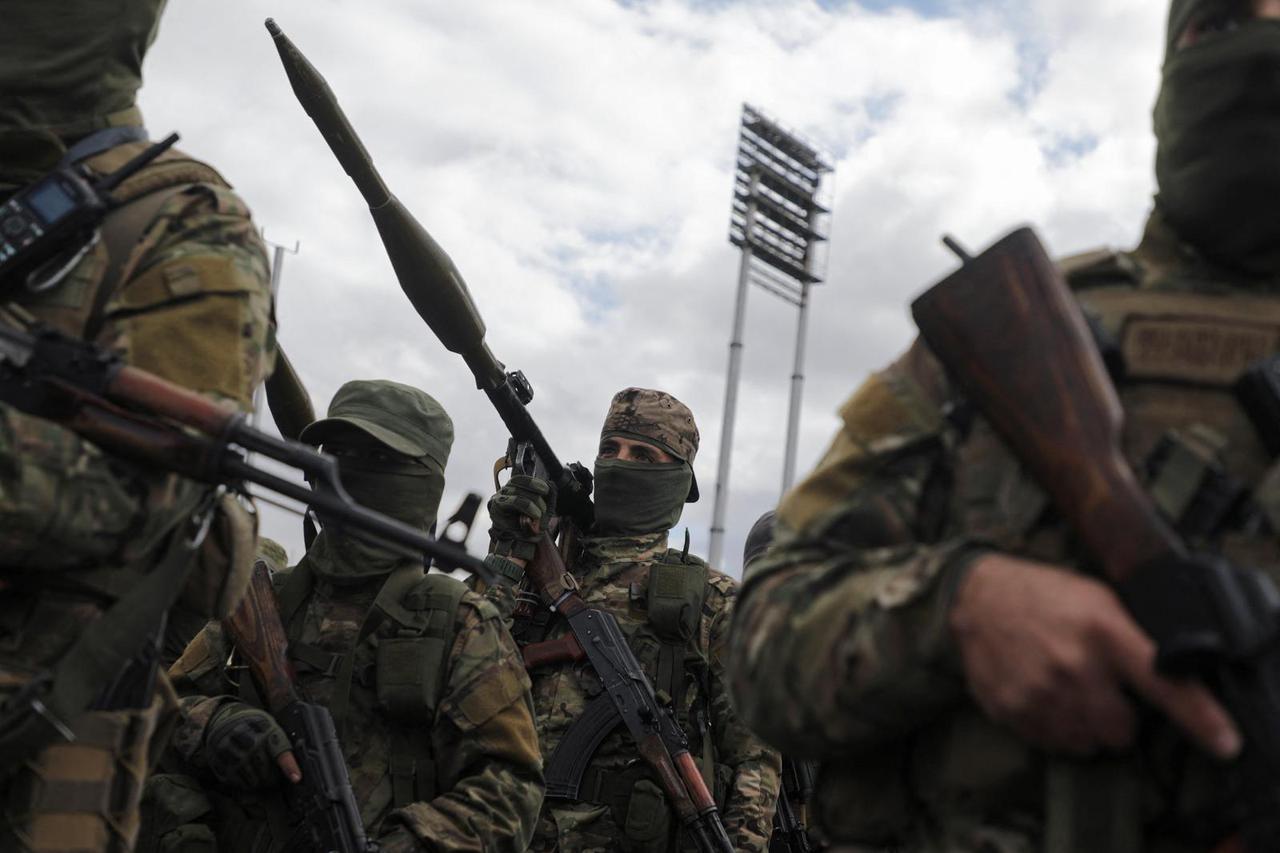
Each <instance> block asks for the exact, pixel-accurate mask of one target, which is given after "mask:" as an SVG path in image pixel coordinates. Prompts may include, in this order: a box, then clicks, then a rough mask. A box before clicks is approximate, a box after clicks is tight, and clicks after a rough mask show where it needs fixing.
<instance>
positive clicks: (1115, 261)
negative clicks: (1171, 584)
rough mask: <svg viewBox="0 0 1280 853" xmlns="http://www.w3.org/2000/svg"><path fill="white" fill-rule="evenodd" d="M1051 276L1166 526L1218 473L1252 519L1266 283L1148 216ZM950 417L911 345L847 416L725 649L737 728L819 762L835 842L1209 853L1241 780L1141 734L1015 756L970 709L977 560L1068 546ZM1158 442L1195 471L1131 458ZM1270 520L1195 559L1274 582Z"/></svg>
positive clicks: (790, 499)
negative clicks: (989, 553) (1140, 227)
mask: <svg viewBox="0 0 1280 853" xmlns="http://www.w3.org/2000/svg"><path fill="white" fill-rule="evenodd" d="M1063 270H1064V273H1065V274H1066V275H1067V278H1068V281H1069V283H1070V284H1071V285H1072V287H1073V289H1074V290H1075V292H1076V294H1077V298H1078V299H1079V301H1080V302H1081V304H1082V305H1083V306H1084V307H1085V308H1086V310H1087V311H1090V312H1092V313H1094V314H1095V315H1096V316H1097V317H1098V318H1099V319H1100V320H1101V322H1102V327H1103V329H1104V330H1105V333H1106V335H1107V336H1108V337H1109V338H1111V339H1113V340H1114V341H1115V342H1116V345H1117V346H1118V351H1119V353H1120V354H1121V355H1122V356H1123V359H1124V361H1125V366H1126V370H1125V379H1124V380H1123V381H1122V382H1121V383H1120V384H1119V386H1118V387H1119V391H1120V397H1121V400H1122V404H1123V406H1124V408H1125V417H1126V425H1125V430H1124V435H1123V440H1124V448H1125V452H1126V455H1127V457H1128V459H1129V461H1130V463H1131V464H1132V465H1133V466H1134V467H1135V469H1136V470H1138V471H1140V472H1143V473H1144V475H1145V482H1146V484H1147V487H1148V490H1149V491H1150V493H1151V494H1152V496H1153V498H1154V499H1155V500H1156V503H1157V504H1158V505H1159V506H1160V508H1161V509H1162V510H1163V511H1164V512H1165V513H1166V515H1167V516H1169V517H1170V518H1171V519H1175V520H1176V519H1178V518H1179V517H1180V514H1181V513H1183V512H1184V511H1186V510H1187V509H1188V500H1189V498H1188V491H1189V490H1188V489H1186V488H1183V487H1182V486H1184V485H1185V484H1186V483H1187V482H1192V483H1193V484H1194V483H1196V482H1200V479H1199V478H1200V477H1201V475H1205V474H1206V472H1207V471H1209V470H1210V469H1211V468H1212V467H1213V466H1220V467H1221V468H1223V469H1225V470H1226V471H1227V472H1228V473H1229V474H1230V475H1231V476H1232V477H1234V478H1236V479H1237V480H1238V481H1239V482H1240V483H1242V484H1243V485H1244V486H1246V487H1248V488H1251V489H1253V490H1254V493H1255V494H1254V498H1255V501H1256V502H1257V504H1258V505H1259V506H1265V505H1267V504H1268V503H1269V501H1270V500H1271V497H1270V496H1269V494H1268V491H1269V490H1270V489H1274V485H1273V484H1271V483H1270V480H1271V479H1272V478H1270V477H1268V471H1269V469H1270V468H1271V465H1272V461H1271V456H1270V454H1269V453H1267V452H1266V451H1265V450H1264V448H1263V446H1262V443H1261V441H1260V438H1259V435H1258V432H1257V430H1256V429H1255V428H1254V426H1252V425H1251V424H1250V422H1249V420H1248V419H1247V418H1246V416H1245V415H1244V413H1243V411H1242V410H1241V408H1240V407H1239V404H1238V403H1237V402H1236V399H1235V397H1234V395H1233V394H1232V392H1231V385H1232V383H1233V382H1234V381H1235V379H1236V378H1237V377H1238V375H1239V374H1240V372H1241V371H1242V370H1243V369H1244V368H1245V367H1246V366H1247V365H1248V364H1250V363H1251V362H1253V361H1254V360H1255V359H1258V358H1261V357H1263V356H1266V355H1268V354H1270V353H1271V352H1272V351H1273V350H1274V348H1275V345H1276V341H1277V340H1280V282H1273V281H1262V282H1259V281H1251V282H1248V283H1243V282H1240V281H1239V279H1238V278H1233V277H1232V276H1230V275H1229V274H1227V273H1224V272H1223V271H1221V270H1216V269H1213V268H1212V267H1211V266H1210V265H1209V264H1207V263H1206V262H1203V261H1200V260H1198V259H1197V258H1196V257H1195V256H1194V255H1193V254H1192V253H1191V252H1190V250H1189V248H1188V247H1185V246H1182V245H1179V244H1178V243H1177V242H1176V241H1175V240H1174V239H1173V237H1172V235H1171V234H1170V233H1169V231H1168V230H1167V229H1166V228H1165V226H1164V225H1163V224H1162V223H1161V222H1160V220H1159V219H1158V218H1153V220H1152V221H1151V223H1150V224H1149V226H1148V230H1147V234H1146V236H1145V238H1144V240H1143V243H1142V245H1141V246H1140V247H1139V248H1138V249H1137V250H1135V251H1134V252H1132V253H1125V254H1119V253H1114V252H1098V253H1092V254H1090V255H1088V256H1081V257H1077V258H1075V259H1072V260H1068V261H1066V262H1064V264H1063ZM958 402H959V399H958V395H957V394H956V393H955V392H954V391H953V390H952V389H951V388H950V387H949V385H948V382H947V379H946V376H945V372H944V371H943V369H942V368H941V366H940V365H939V364H938V363H937V362H936V361H935V360H934V358H933V357H932V356H931V355H930V354H929V352H928V351H927V350H926V349H925V348H924V347H923V346H922V345H921V344H920V343H919V342H917V343H916V344H915V345H914V346H912V347H911V349H910V350H909V351H908V352H907V353H906V354H905V355H904V356H902V357H901V358H900V359H899V360H898V361H897V362H895V363H894V364H892V365H890V366H889V367H888V368H886V369H885V370H883V371H880V372H877V373H874V374H872V375H871V376H870V377H869V378H868V379H867V380H866V381H865V382H864V383H863V385H862V387H861V388H860V389H859V390H858V391H857V392H856V393H855V394H854V395H853V397H852V398H851V399H850V400H849V401H848V402H847V403H846V404H845V405H844V407H843V409H842V410H841V417H842V420H843V426H842V428H841V430H840V431H839V433H838V434H837V435H836V437H835V440H834V441H833V442H832V444H831V446H830V448H829V449H828V450H827V453H826V455H825V456H824V457H823V459H822V460H821V462H820V463H819V465H818V467H817V469H816V470H815V471H814V472H813V473H812V474H810V475H809V477H808V478H807V479H806V480H805V481H804V482H802V483H801V484H800V485H799V486H797V487H796V488H795V489H794V490H793V491H792V492H791V493H790V494H788V495H787V496H786V498H785V499H784V501H783V503H782V505H781V507H780V509H779V514H778V518H779V530H778V536H777V540H776V543H775V546H774V547H773V549H772V550H771V552H770V553H769V554H768V555H766V556H765V557H764V558H762V559H761V560H759V561H757V562H756V563H754V564H753V566H752V571H751V573H750V575H749V577H748V578H747V580H746V586H745V589H744V593H743V598H742V602H741V604H740V608H739V611H738V614H737V623H736V624H735V626H734V629H733V639H732V652H731V655H732V671H733V678H734V681H733V688H734V695H735V698H736V699H737V701H738V702H739V703H740V708H741V709H742V713H743V715H744V717H745V719H746V720H747V721H748V722H749V723H750V724H752V725H753V726H754V727H755V728H756V729H757V730H758V731H760V732H761V734H762V735H764V736H765V737H766V738H768V739H769V740H770V742H772V743H775V744H777V745H779V746H781V747H782V748H783V749H784V750H786V751H788V753H791V752H794V753H795V754H796V755H798V756H804V757H813V758H820V759H826V762H827V763H826V764H824V766H823V770H822V773H821V776H820V779H819V784H818V797H817V800H818V804H817V807H816V811H817V819H818V822H819V823H820V825H822V826H823V828H824V829H825V830H826V832H827V833H828V834H829V835H830V836H832V837H833V838H834V839H835V840H837V841H841V842H845V843H860V844H865V845H867V846H869V847H871V848H873V849H882V848H883V847H891V848H892V849H895V850H903V851H938V853H941V851H999V853H1014V851H1017V853H1023V852H1024V851H1032V850H1037V851H1038V850H1047V851H1051V853H1057V851H1069V850H1091V851H1115V850H1135V851H1136V850H1145V851H1162V852H1163V851H1170V853H1172V851H1204V850H1209V849H1211V848H1212V846H1213V844H1214V842H1215V841H1217V840H1219V839H1221V838H1222V837H1223V836H1224V835H1225V834H1226V833H1227V832H1228V831H1229V830H1230V828H1231V821H1232V818H1231V815H1232V814H1233V809H1232V807H1231V803H1232V799H1233V795H1232V790H1233V788H1232V785H1233V784H1235V781H1236V780H1235V779H1234V776H1233V774H1231V773H1230V772H1228V771H1226V770H1224V769H1223V768H1221V767H1215V766H1212V765H1211V764H1210V762H1209V760H1208V759H1207V758H1205V757H1203V756H1202V755H1201V754H1200V753H1198V752H1197V751H1195V750H1194V749H1192V748H1191V747H1190V746H1188V745H1187V744H1186V743H1185V742H1184V741H1183V740H1182V739H1181V738H1180V737H1179V736H1178V735H1176V734H1175V733H1174V732H1173V731H1172V730H1171V727H1170V726H1169V725H1168V724H1167V723H1165V722H1163V721H1161V720H1149V722H1148V725H1146V727H1145V730H1144V731H1143V733H1142V735H1141V737H1140V738H1139V741H1138V746H1137V747H1136V748H1135V749H1133V750H1132V751H1130V752H1128V753H1126V754H1121V755H1112V756H1104V757H1100V758H1097V759H1094V760H1091V761H1072V760H1067V759H1065V758H1062V757H1058V756H1053V755H1049V754H1046V753H1044V752H1040V751H1037V750H1035V749H1032V748H1030V747H1028V746H1027V745H1026V744H1024V743H1022V742H1020V741H1019V740H1018V739H1017V738H1016V737H1014V736H1013V735H1012V734H1011V733H1010V732H1009V731H1008V730H1006V729H1004V728H1002V727H999V726H997V725H996V724H994V723H992V722H991V721H989V720H988V719H987V718H986V717H985V716H984V715H983V713H982V712H981V710H980V709H979V708H978V707H977V705H976V703H975V702H974V701H973V700H972V698H970V697H969V695H968V694H967V691H966V689H965V683H964V678H963V671H962V668H961V666H960V664H959V660H958V655H957V653H956V650H955V648H954V645H953V641H952V638H951V636H950V633H949V629H948V627H947V617H948V609H949V606H950V602H951V599H952V596H953V593H954V591H955V589H956V588H957V583H958V581H959V579H960V578H961V577H962V576H963V573H964V570H965V568H966V566H967V565H968V562H969V558H970V556H971V555H972V554H973V553H974V548H975V547H985V548H995V549H998V550H1001V551H1005V552H1009V553H1014V554H1019V555H1022V556H1026V557H1029V558H1033V559H1039V560H1043V561H1048V562H1054V563H1059V564H1065V565H1075V564H1077V562H1078V555H1077V554H1076V552H1075V551H1074V549H1073V548H1072V547H1071V545H1070V543H1069V539H1068V537H1067V535H1066V533H1065V531H1064V529H1063V526H1062V524H1061V523H1060V522H1059V521H1058V520H1057V519H1056V518H1055V516H1054V514H1053V513H1052V511H1050V508H1049V507H1048V501H1047V499H1046V496H1045V495H1044V493H1043V492H1042V491H1041V490H1040V488H1039V487H1038V486H1037V485H1036V484H1035V483H1034V482H1032V481H1031V480H1030V479H1029V476H1028V475H1027V474H1026V473H1025V472H1024V471H1023V470H1022V468H1021V466H1020V465H1019V464H1018V463H1017V462H1016V460H1015V459H1014V458H1013V456H1012V454H1011V452H1010V451H1009V450H1008V449H1007V448H1006V447H1005V446H1004V444H1003V442H1002V441H1001V440H999V439H998V438H997V437H996V436H995V435H994V433H993V431H992V430H991V428H990V427H989V426H988V425H987V424H986V422H985V421H984V420H983V419H982V418H981V417H971V416H968V415H966V414H965V412H964V407H963V406H959V405H957V403H958ZM1166 442H1167V444H1166V445H1165V446H1166V447H1172V448H1173V450H1172V451H1171V452H1172V453H1175V454H1178V455H1179V456H1178V458H1179V459H1180V460H1182V461H1183V462H1185V463H1186V465H1187V467H1186V469H1185V472H1190V473H1189V474H1188V475H1187V476H1188V478H1189V480H1188V479H1186V478H1181V477H1175V476H1174V475H1175V473H1176V472H1175V470H1174V469H1175V468H1176V467H1178V466H1172V465H1162V466H1157V467H1155V468H1149V467H1148V466H1147V465H1146V464H1145V463H1146V462H1147V461H1148V460H1151V459H1153V458H1154V456H1153V449H1154V448H1155V447H1156V446H1157V445H1161V444H1162V443H1166ZM1185 472H1184V473H1185ZM1197 472H1198V473H1197ZM1179 480H1181V483H1180V482H1179ZM1277 520H1280V519H1271V518H1269V517H1268V518H1267V521H1266V523H1264V524H1262V525H1261V528H1262V532H1261V533H1258V532H1252V531H1245V530H1236V529H1227V530H1223V531H1218V532H1216V533H1215V534H1214V536H1213V537H1212V538H1211V539H1210V540H1208V541H1204V542H1193V543H1192V544H1195V545H1198V546H1207V547H1213V548H1218V549H1221V550H1222V551H1223V552H1225V553H1226V554H1227V555H1228V556H1229V557H1231V558H1232V559H1235V560H1239V561H1240V562H1242V563H1244V564H1251V565H1255V566H1260V567H1263V568H1265V569H1267V570H1270V571H1273V572H1274V571H1275V570H1276V569H1277V568H1278V567H1280V553H1278V551H1277V542H1276V537H1275V535H1274V532H1273V531H1275V530H1280V525H1277V524H1276V521H1277ZM1085 570H1089V568H1088V567H1086V568H1085Z"/></svg>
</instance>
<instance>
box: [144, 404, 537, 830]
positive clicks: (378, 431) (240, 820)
mask: <svg viewBox="0 0 1280 853" xmlns="http://www.w3.org/2000/svg"><path fill="white" fill-rule="evenodd" d="M301 437H302V440H303V441H307V442H310V443H313V444H319V445H321V446H322V447H323V449H324V450H325V451H326V452H328V453H331V454H333V455H335V456H337V457H338V461H339V465H340V468H341V476H342V483H343V485H344V486H345V487H346V489H347V491H348V492H350V493H351V496H352V497H353V498H355V500H356V501H357V502H358V503H360V504H361V505H363V506H366V507H370V508H372V509H376V510H378V511H380V512H383V513H385V514H387V515H390V516H392V517H394V518H397V519H399V520H400V521H403V522H405V523H406V524H410V525H412V526H414V527H417V528H419V529H421V530H424V531H425V530H427V529H428V528H429V527H431V525H432V524H433V523H434V522H435V518H436V509H437V507H438V506H439V503H440V496H441V494H442V492H443V490H444V468H445V464H446V461H447V460H448V455H449V448H450V446H451V445H452V443H453V424H452V422H451V421H450V419H449V416H448V414H446V413H445V411H444V409H443V408H442V407H441V406H440V404H439V403H437V402H436V401H435V400H434V399H432V398H431V397H430V396H428V395H427V394H425V393H423V392H422V391H419V390H417V389H415V388H410V387H408V386H406V385H400V384H398V383H395V382H387V381H354V382H348V383H347V384H345V385H343V386H342V388H341V389H339V391H338V393H337V395H335V397H334V399H333V403H332V404H331V405H330V407H329V416H328V417H327V418H324V419H322V420H319V421H316V422H315V423H313V424H311V425H310V426H308V427H307V428H306V429H305V430H303V432H302V436H301ZM283 560H284V558H283V554H282V553H279V552H277V554H276V555H275V557H274V560H273V562H278V563H281V564H282V563H283ZM275 581H276V586H277V594H278V597H279V601H280V615H281V619H282V621H283V622H284V624H285V627H286V630H287V632H288V637H289V654H290V657H291V659H292V661H293V663H294V665H295V667H296V668H297V673H298V677H299V681H300V686H301V689H302V691H303V693H304V695H306V696H308V698H309V699H310V700H311V701H315V702H318V703H320V704H322V705H324V706H325V707H327V708H328V709H329V710H330V712H331V713H332V714H333V717H334V720H335V724H336V725H337V726H338V732H339V737H340V739H341V740H342V746H343V752H344V755H345V757H346V759H347V767H348V769H349V771H350V774H351V783H352V787H353V789H354V791H355V797H356V802H357V804H358V805H359V807H360V810H361V814H362V816H363V818H364V823H365V826H366V828H367V830H368V832H369V836H370V838H371V839H376V840H378V842H379V844H380V845H381V847H380V849H381V850H382V851H383V853H410V851H441V853H443V851H449V853H463V851H493V852H494V853H498V851H509V853H517V851H523V850H524V849H525V848H526V847H527V846H528V843H529V839H530V837H531V836H532V834H533V828H534V824H535V822H536V820H537V815H538V807H539V805H540V804H541V802H542V772H541V767H542V762H541V757H540V754H539V752H538V743H537V738H536V735H535V733H534V725H533V706H532V700H531V698H530V695H529V677H528V676H527V675H526V674H525V671H524V667H523V666H522V665H521V663H520V657H519V655H518V653H517V651H516V647H515V644H514V643H513V642H512V640H511V635H510V634H509V633H508V631H507V629H506V627H505V626H504V625H503V622H502V619H501V617H500V616H499V614H498V611H497V610H496V609H495V608H494V606H493V605H492V604H490V603H489V602H487V601H485V600H484V599H483V598H482V597H481V596H479V595H477V594H475V593H473V592H469V591H467V589H466V587H465V586H464V585H463V584H462V583H461V582H460V581H457V580H454V579H453V578H451V577H449V576H447V575H443V574H427V573H425V571H424V568H423V565H422V563H421V561H418V560H413V559H408V558H405V557H402V556H399V555H398V554H395V553H392V552H389V551H388V550H387V549H386V548H385V547H383V546H381V545H377V544H372V543H368V542H364V541H361V540H358V539H355V538H353V537H351V536H347V535H344V534H342V533H340V532H339V533H335V532H334V531H331V530H324V531H321V532H320V534H319V536H318V537H317V538H316V539H315V541H314V542H313V543H312V545H311V547H310V548H309V549H308V551H307V553H306V555H305V556H304V557H303V558H302V561H301V562H299V563H298V565H297V566H295V567H294V568H293V569H292V570H289V571H284V572H279V573H277V574H276V575H275ZM353 648H354V652H353V651H352V649H353ZM229 651H230V650H229V648H228V644H227V641H226V638H225V637H224V634H223V631H222V628H221V626H220V625H218V624H216V623H215V624H210V625H209V626H208V627H206V629H205V630H204V631H203V632H201V634H200V635H199V636H198V637H197V638H196V639H195V641H193V642H192V644H191V645H190V646H188V647H187V650H186V652H185V653H184V654H183V656H182V657H181V658H180V659H179V660H178V662H177V663H176V664H175V665H174V666H173V668H172V669H171V670H170V676H171V677H172V679H173V681H174V684H175V686H176V687H177V689H178V692H179V693H180V694H182V695H183V696H184V698H183V707H184V711H185V718H184V720H183V722H182V723H181V724H180V726H179V727H178V730H177V732H176V734H175V736H174V742H173V752H174V753H175V754H176V756H177V757H178V758H179V759H180V760H179V761H178V762H177V763H179V764H181V765H184V766H185V767H186V768H187V769H189V770H190V771H191V772H192V774H193V775H194V776H195V777H196V778H197V779H199V780H200V782H201V783H203V784H204V785H206V786H207V788H208V791H209V799H207V800H204V799H202V798H201V797H199V796H198V794H197V793H195V792H196V791H197V788H196V786H195V785H194V784H193V782H192V781H191V780H190V779H175V778H173V777H165V778H163V779H161V778H160V777H157V782H156V784H153V785H151V786H150V787H149V796H148V800H149V802H151V803H153V804H154V810H153V809H148V811H147V816H148V827H147V828H146V829H145V830H144V835H145V836H146V841H147V844H148V847H147V848H146V849H157V850H164V851H184V853H185V851H197V850H212V849H215V846H214V842H213V835H214V833H213V832H211V831H209V830H208V829H198V828H194V827H192V826H191V825H189V824H190V822H191V821H204V822H205V823H206V824H212V825H213V826H216V835H217V846H216V849H220V850H225V851H236V853H240V851H261V853H267V851H273V850H278V849H282V848H283V843H284V842H285V841H286V840H287V839H286V838H281V837H276V836H273V835H272V832H273V826H274V825H275V824H274V821H275V820H276V819H277V818H278V816H279V814H280V813H279V811H278V810H279V809H280V808H281V807H282V803H281V801H280V799H279V797H278V796H276V795H274V794H273V793H272V792H278V790H279V787H280V786H281V785H284V784H288V783H287V782H286V781H285V779H284V777H283V776H282V775H281V773H280V770H279V769H278V768H277V766H276V759H277V758H278V757H279V756H280V755H281V754H282V753H283V752H285V751H286V750H287V749H288V740H287V739H286V738H285V736H284V733H283V731H281V730H280V729H279V727H278V726H277V725H276V723H275V722H274V720H272V718H271V717H270V716H269V715H268V714H266V713H265V712H264V711H261V710H258V708H256V707H254V706H255V705H259V704H261V703H260V702H259V701H258V698H257V696H256V694H255V692H254V690H253V687H252V684H251V682H250V680H249V679H248V678H246V677H243V676H241V675H240V674H239V671H238V670H228V669H227V667H226V661H227V659H228V652H229ZM232 694H234V695H232ZM174 805H176V806H177V808H176V809H174V808H171V807H172V806H174ZM201 812H205V813H206V814H204V815H202V814H201ZM215 813H216V817H213V815H214V814H215ZM183 822H187V823H188V825H186V826H181V825H180V824H182V823H183ZM175 825H177V826H176V828H175ZM153 844H154V847H152V846H151V845H153Z"/></svg>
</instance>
